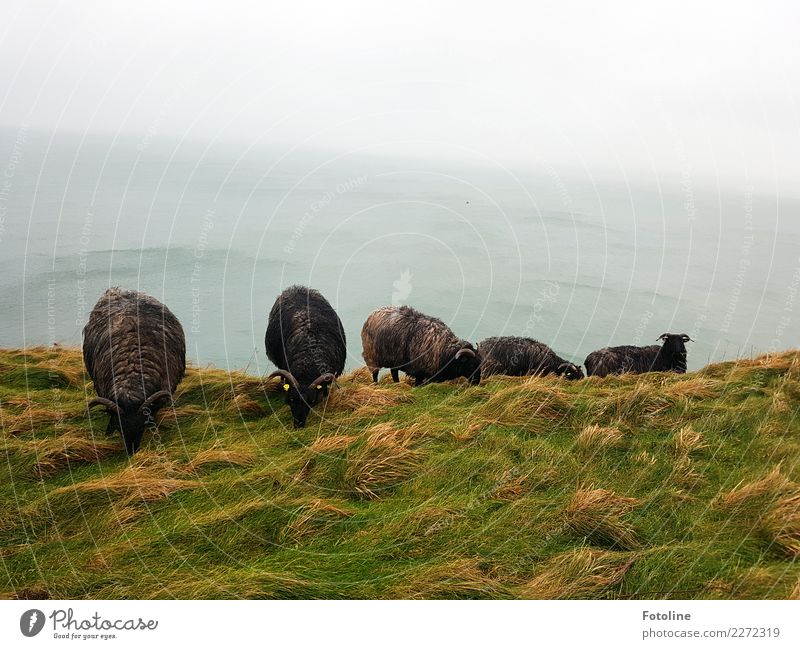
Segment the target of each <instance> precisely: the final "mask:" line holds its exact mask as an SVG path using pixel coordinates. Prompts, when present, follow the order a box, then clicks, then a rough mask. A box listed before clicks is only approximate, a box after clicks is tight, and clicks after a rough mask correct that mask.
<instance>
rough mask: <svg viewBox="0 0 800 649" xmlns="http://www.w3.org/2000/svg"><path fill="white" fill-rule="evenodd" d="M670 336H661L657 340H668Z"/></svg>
mask: <svg viewBox="0 0 800 649" xmlns="http://www.w3.org/2000/svg"><path fill="white" fill-rule="evenodd" d="M668 336H669V334H661V335H660V336H659V337H658V338H657V339H656V340H666V339H667V337H668Z"/></svg>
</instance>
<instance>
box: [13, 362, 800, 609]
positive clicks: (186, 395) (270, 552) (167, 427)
mask: <svg viewBox="0 0 800 649" xmlns="http://www.w3.org/2000/svg"><path fill="white" fill-rule="evenodd" d="M0 377H1V378H0V433H1V434H2V448H3V456H4V457H3V461H2V463H0V563H1V564H2V568H1V569H0V596H2V597H5V598H21V599H24V598H27V599H44V598H144V599H150V598H184V599H185V598H533V599H560V598H567V599H569V598H581V599H590V598H591V599H594V598H601V599H615V598H623V599H628V598H647V599H660V598H676V599H692V598H704V599H717V598H719V599H746V598H752V599H767V598H776V599H777V598H790V597H792V598H800V562H799V561H798V559H800V435H799V434H798V433H800V426H798V415H800V352H798V351H791V352H786V353H781V354H775V355H770V356H762V357H758V358H753V359H742V360H738V361H735V362H725V363H718V364H713V365H709V366H708V367H705V368H703V369H701V370H699V371H696V372H691V373H688V374H686V375H674V374H660V373H653V374H647V375H641V376H624V377H609V378H605V379H598V378H596V377H593V378H589V379H586V380H584V381H577V382H566V381H563V380H559V379H555V378H547V377H545V378H528V379H518V378H510V377H492V378H490V379H488V380H485V381H483V382H482V383H481V385H480V386H477V387H472V386H469V385H467V384H466V383H465V382H458V383H444V384H434V385H428V386H425V387H421V388H413V389H412V388H411V386H410V385H409V384H408V383H406V382H404V381H401V383H399V384H392V383H390V382H388V381H387V380H386V379H384V380H383V381H382V382H381V383H380V384H378V385H373V384H371V383H370V378H369V376H368V374H367V372H366V370H365V369H363V368H362V369H359V370H355V371H354V372H352V373H350V374H348V375H346V376H343V377H340V379H339V380H338V386H337V387H335V388H334V389H333V391H332V393H331V396H330V398H329V400H328V402H327V404H325V406H324V407H321V408H319V409H318V411H317V413H315V414H312V415H311V416H310V417H309V421H308V425H307V427H306V428H303V429H299V430H295V429H293V428H292V427H291V415H290V413H289V409H288V407H287V406H286V405H285V404H284V403H283V398H282V396H281V395H280V394H278V393H277V391H276V388H277V383H275V382H267V381H265V380H262V379H260V378H259V377H254V376H251V375H247V374H245V373H236V372H234V373H228V372H224V371H222V370H219V369H215V368H213V367H203V368H198V367H190V368H189V369H188V372H187V376H186V378H185V379H184V381H183V382H182V383H181V385H180V386H179V388H178V391H177V393H176V399H175V403H174V407H173V408H166V409H164V410H163V411H162V412H161V413H160V415H159V419H160V421H159V425H158V430H157V432H155V433H154V434H151V433H146V434H145V439H144V442H143V447H142V450H141V451H140V452H139V453H137V454H136V455H135V456H133V457H132V458H130V459H129V458H128V457H126V455H125V453H124V450H123V447H122V444H121V441H120V439H119V437H118V436H116V437H107V436H106V435H105V425H106V421H107V416H106V415H105V414H104V413H102V412H101V411H92V412H91V414H89V413H87V411H86V404H87V402H88V401H89V399H91V398H92V396H93V390H92V386H91V383H90V382H89V381H88V379H87V377H86V376H85V373H84V370H83V363H82V360H81V356H80V351H79V350H76V349H68V348H33V349H29V350H25V351H23V350H4V351H0ZM387 378H388V377H387Z"/></svg>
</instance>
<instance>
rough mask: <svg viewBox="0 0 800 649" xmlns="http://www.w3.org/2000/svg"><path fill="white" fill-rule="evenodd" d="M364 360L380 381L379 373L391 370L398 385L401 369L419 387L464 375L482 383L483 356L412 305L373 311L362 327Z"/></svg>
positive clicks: (374, 377)
mask: <svg viewBox="0 0 800 649" xmlns="http://www.w3.org/2000/svg"><path fill="white" fill-rule="evenodd" d="M361 343H362V346H363V348H364V353H363V356H364V361H366V363H367V367H368V368H369V370H370V372H372V379H373V380H374V381H376V382H377V380H378V372H379V371H380V369H381V368H382V367H388V368H390V370H391V373H392V379H394V381H395V382H397V381H398V380H399V370H403V372H405V373H406V374H408V375H409V376H413V377H414V379H415V385H423V384H425V383H429V382H432V381H433V382H440V381H447V380H450V379H455V378H457V377H459V376H463V377H466V378H468V379H469V381H470V383H472V384H473V385H477V384H479V383H480V382H481V370H480V363H481V361H480V356H479V355H478V352H477V350H476V349H475V347H473V345H472V344H471V343H469V342H467V341H466V340H461V339H460V338H458V337H456V335H455V334H454V333H453V332H452V331H451V330H450V328H449V327H448V326H447V325H446V324H445V323H444V322H442V321H441V320H439V319H438V318H433V317H431V316H427V315H425V314H424V313H420V312H419V311H417V310H416V309H412V308H411V307H410V306H400V307H392V306H387V307H383V308H381V309H378V310H377V311H373V312H372V313H371V314H370V316H369V317H368V318H367V320H366V322H364V326H363V327H362V328H361Z"/></svg>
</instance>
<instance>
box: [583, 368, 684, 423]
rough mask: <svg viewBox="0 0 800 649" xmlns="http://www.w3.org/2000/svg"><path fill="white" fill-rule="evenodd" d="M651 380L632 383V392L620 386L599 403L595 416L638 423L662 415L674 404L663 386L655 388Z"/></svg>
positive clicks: (644, 379) (639, 380) (647, 378)
mask: <svg viewBox="0 0 800 649" xmlns="http://www.w3.org/2000/svg"><path fill="white" fill-rule="evenodd" d="M633 376H636V375H633ZM645 377H646V375H645ZM619 378H623V377H619ZM651 380H652V379H651V378H649V377H646V378H639V379H637V380H636V382H635V383H634V382H632V381H631V384H632V386H633V387H632V389H630V390H626V389H623V388H622V387H621V386H620V387H618V388H617V389H616V390H613V391H611V392H610V394H609V396H608V397H606V398H605V399H603V400H602V401H600V402H599V404H598V406H599V408H598V410H597V411H596V413H595V416H596V417H598V418H599V417H610V418H611V419H613V420H616V421H632V422H636V421H639V420H641V419H648V418H652V417H657V416H658V415H660V414H662V413H663V412H664V411H665V410H667V409H668V408H669V407H670V406H671V405H672V402H671V401H670V399H668V398H667V397H665V396H664V394H663V393H662V390H661V386H654V385H653V384H652V383H650V381H651Z"/></svg>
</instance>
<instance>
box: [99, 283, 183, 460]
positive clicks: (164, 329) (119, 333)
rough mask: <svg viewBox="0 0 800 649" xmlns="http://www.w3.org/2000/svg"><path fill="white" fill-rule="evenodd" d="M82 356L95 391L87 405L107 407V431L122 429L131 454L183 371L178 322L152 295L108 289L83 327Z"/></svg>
mask: <svg viewBox="0 0 800 649" xmlns="http://www.w3.org/2000/svg"><path fill="white" fill-rule="evenodd" d="M83 361H84V364H85V365H86V370H87V372H88V373H89V376H90V377H91V378H92V381H93V382H94V389H95V392H97V395H98V396H97V397H96V398H94V399H92V400H91V401H90V402H89V408H93V407H94V406H103V407H104V408H105V409H106V411H107V412H108V414H109V415H110V416H109V420H108V427H107V429H106V432H107V433H108V434H113V433H114V432H115V431H120V432H121V433H122V439H123V441H124V443H125V450H126V451H127V453H128V454H129V455H132V454H133V453H135V452H136V451H137V450H138V449H139V446H140V444H141V441H142V436H143V434H144V429H145V427H146V426H154V425H155V415H156V413H157V412H158V410H159V409H160V408H162V407H164V406H165V405H166V404H168V403H170V402H171V399H172V394H173V392H174V391H175V388H176V387H177V386H178V384H179V383H180V382H181V380H182V379H183V375H184V373H185V371H186V340H185V336H184V333H183V327H181V323H180V322H179V321H178V319H177V318H176V317H175V316H174V315H173V313H172V311H170V310H169V309H168V308H167V307H166V306H164V305H163V304H162V303H161V302H159V301H158V300H157V299H155V298H154V297H152V296H150V295H147V294H145V293H139V292H137V291H125V290H122V289H120V288H116V287H115V288H110V289H108V290H107V291H106V292H105V293H103V295H102V296H101V297H100V299H99V300H98V301H97V304H96V305H95V306H94V309H92V312H91V314H90V315H89V322H88V323H87V324H86V326H85V327H84V329H83Z"/></svg>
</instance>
